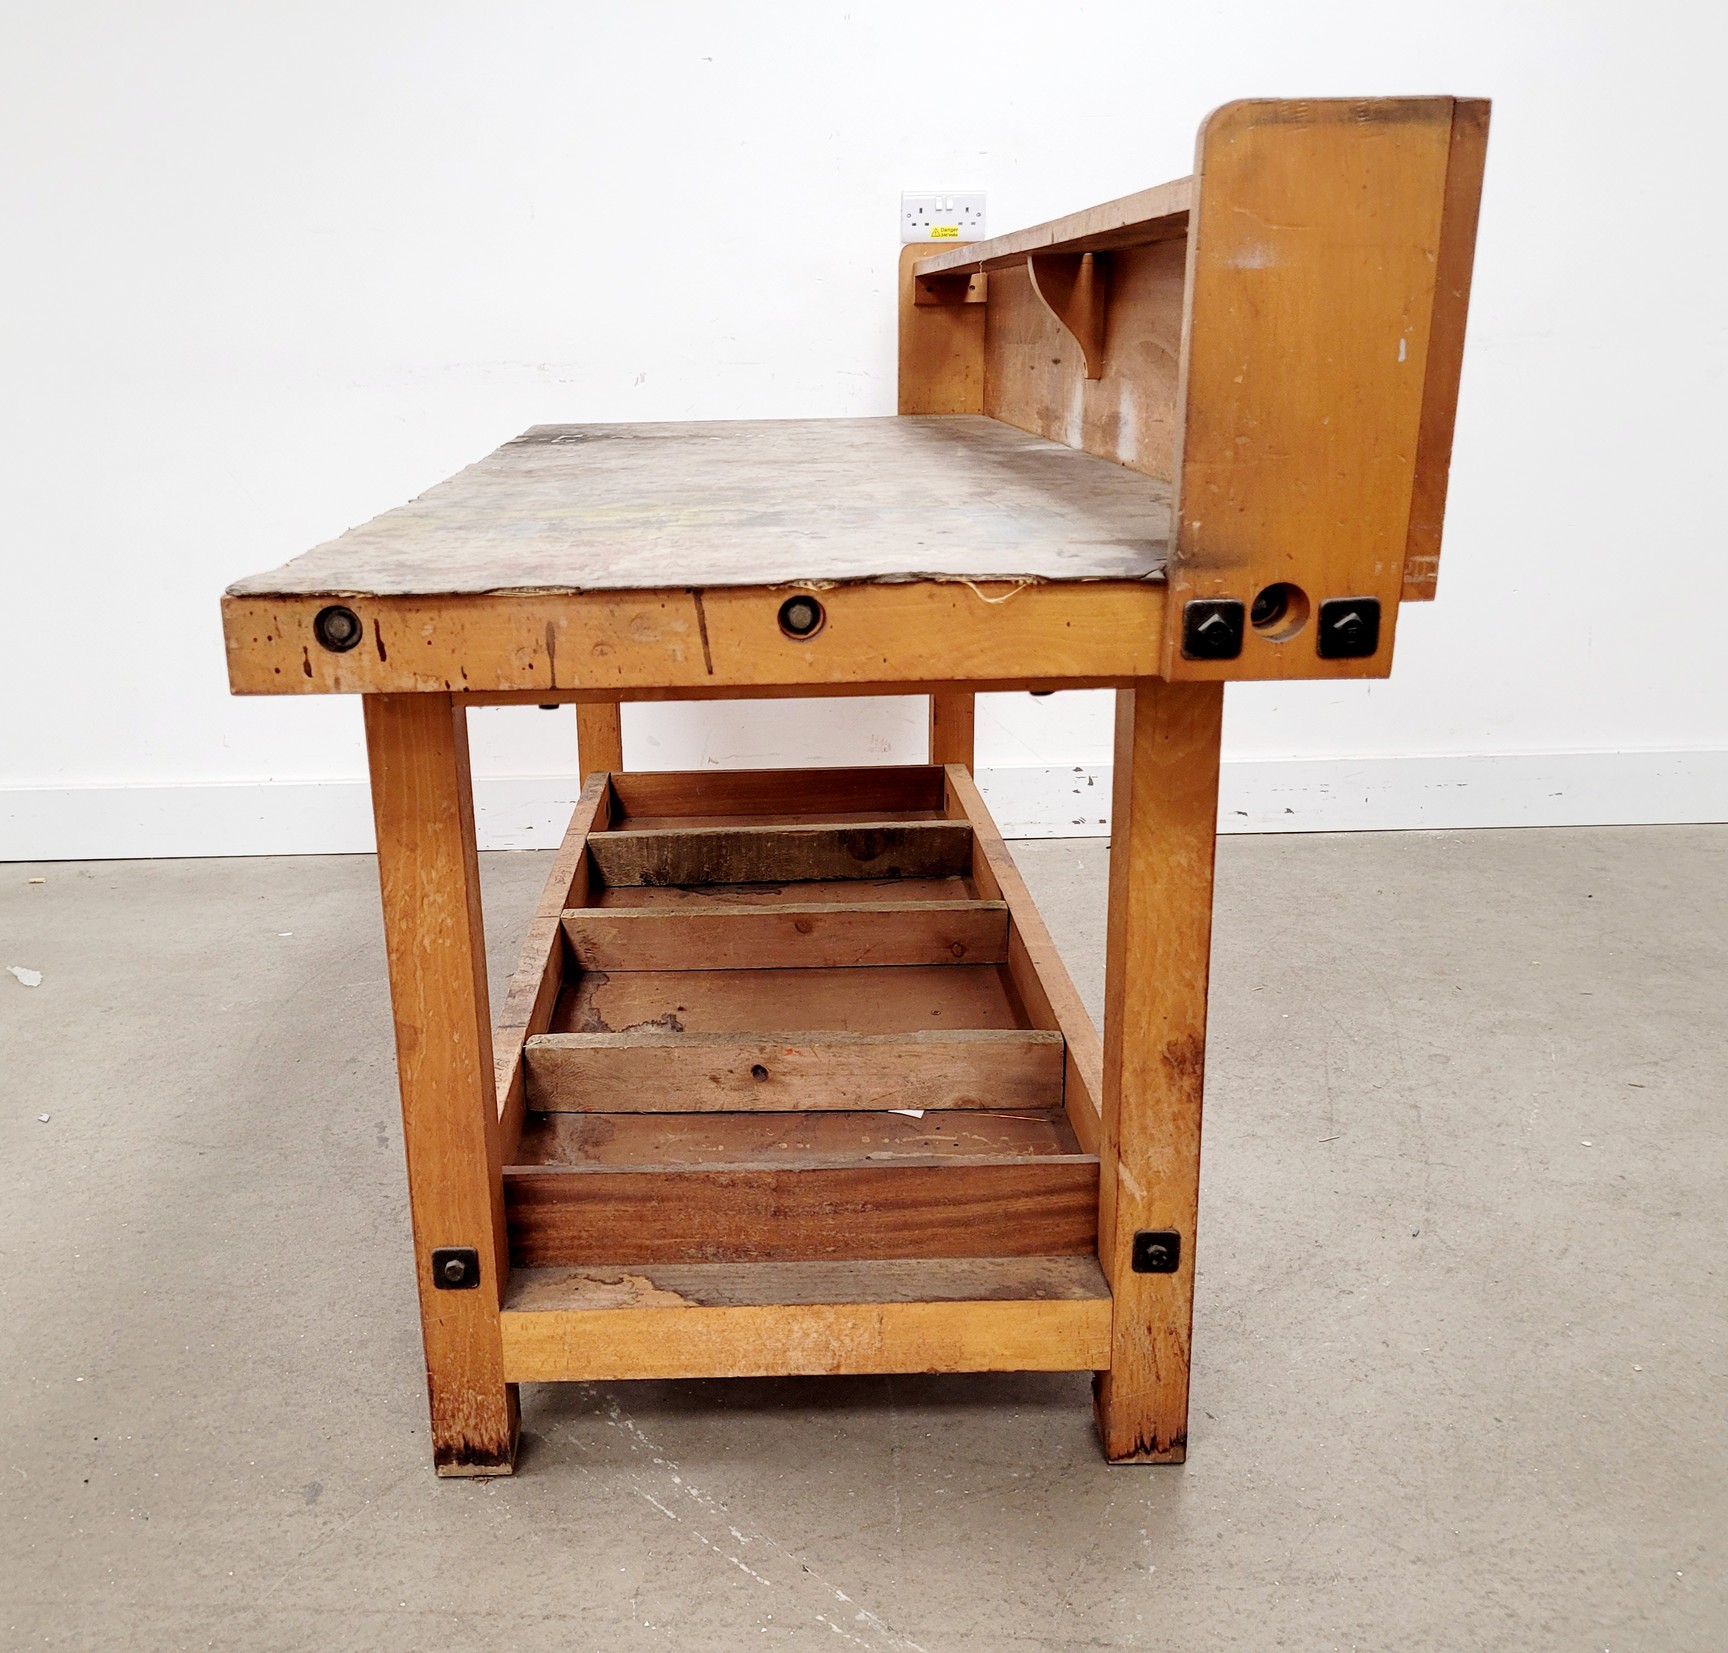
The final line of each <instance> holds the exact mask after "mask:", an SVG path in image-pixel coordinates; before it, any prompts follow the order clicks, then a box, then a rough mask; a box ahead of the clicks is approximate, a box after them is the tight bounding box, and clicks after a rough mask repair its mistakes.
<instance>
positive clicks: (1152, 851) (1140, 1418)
mask: <svg viewBox="0 0 1728 1653" xmlns="http://www.w3.org/2000/svg"><path fill="white" fill-rule="evenodd" d="M1223 704H1224V693H1223V685H1222V684H1219V683H1192V684H1190V683H1164V682H1161V681H1159V680H1156V679H1148V680H1144V681H1142V682H1140V683H1139V684H1137V685H1136V687H1134V688H1133V689H1123V690H1120V691H1119V692H1118V694H1117V697H1116V770H1115V786H1114V792H1113V808H1114V812H1115V813H1114V819H1113V821H1112V823H1111V842H1110V919H1109V938H1108V943H1107V954H1106V975H1105V992H1104V1110H1103V1114H1104V1117H1103V1137H1104V1140H1103V1151H1102V1153H1101V1156H1100V1157H1101V1160H1102V1177H1101V1179H1100V1192H1099V1226H1098V1249H1099V1257H1100V1261H1101V1262H1102V1264H1103V1267H1104V1272H1105V1275H1106V1277H1107V1278H1108V1279H1109V1281H1110V1286H1111V1291H1112V1293H1113V1295H1114V1298H1115V1310H1114V1315H1113V1327H1112V1333H1111V1356H1110V1369H1109V1370H1108V1371H1106V1372H1102V1373H1100V1374H1099V1375H1098V1380H1097V1415H1098V1430H1099V1434H1100V1436H1101V1437H1102V1440H1103V1445H1104V1455H1105V1456H1106V1457H1107V1458H1108V1459H1109V1460H1110V1461H1111V1462H1112V1463H1180V1462H1181V1461H1182V1459H1183V1457H1184V1455H1185V1453H1186V1450H1187V1444H1188V1351H1189V1335H1190V1329H1191V1324H1192V1319H1193V1304H1194V1251H1195V1244H1194V1225H1195V1213H1196V1209H1197V1206H1198V1201H1199V1192H1200V1104H1201V1091H1202V1077H1203V1072H1204V1067H1205V1056H1206V978H1207V971H1208V968H1209V964H1210V957H1211V947H1212V863H1213V847H1214V842H1215V837H1216V833H1217V823H1218V744H1219V732H1220V723H1221V716H1222V711H1223ZM1137 1234H1146V1235H1161V1236H1169V1235H1174V1236H1175V1237H1176V1239H1175V1243H1174V1245H1172V1244H1171V1242H1170V1241H1169V1240H1168V1239H1167V1238H1153V1239H1149V1240H1147V1241H1145V1242H1143V1244H1142V1248H1141V1249H1142V1254H1143V1255H1142V1259H1141V1260H1142V1262H1146V1261H1153V1262H1157V1263H1162V1262H1166V1261H1168V1260H1169V1259H1170V1258H1171V1257H1172V1256H1175V1257H1176V1258H1177V1262H1176V1267H1175V1268H1174V1270H1173V1271H1172V1272H1144V1273H1142V1272H1136V1270H1135V1268H1134V1249H1135V1244H1134V1243H1135V1236H1136V1235H1137Z"/></svg>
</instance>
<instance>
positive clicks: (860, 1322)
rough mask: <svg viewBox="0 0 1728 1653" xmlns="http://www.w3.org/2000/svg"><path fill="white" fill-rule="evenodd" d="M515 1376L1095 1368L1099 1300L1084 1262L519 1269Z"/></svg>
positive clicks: (509, 1362) (1102, 1347) (509, 1340)
mask: <svg viewBox="0 0 1728 1653" xmlns="http://www.w3.org/2000/svg"><path fill="white" fill-rule="evenodd" d="M503 1339H504V1359H505V1366H506V1370H508V1372H509V1373H510V1375H511V1378H512V1379H513V1380H514V1381H518V1382H522V1383H533V1382H541V1383H553V1382H559V1381H580V1382H592V1383H605V1382H614V1381H620V1380H625V1379H630V1378H697V1377H769V1376H775V1375H779V1374H782V1373H789V1374H800V1375H808V1376H824V1375H837V1374H840V1373H847V1372H1014V1371H1054V1372H1060V1371H1090V1370H1092V1369H1094V1368H1095V1367H1096V1366H1097V1365H1098V1363H1099V1362H1100V1361H1101V1360H1103V1359H1105V1358H1107V1357H1108V1354H1109V1345H1110V1296H1109V1292H1108V1290H1107V1289H1106V1288H1105V1286H1104V1283H1103V1278H1102V1276H1101V1275H1100V1274H1099V1273H1098V1265H1097V1263H1096V1262H1095V1261H1094V1259H1092V1258H1090V1257H1081V1256H1074V1257H1026V1258H1022V1257H1006V1258H994V1257H992V1258H930V1259H921V1260H916V1261H905V1260H876V1261H858V1260H847V1261H844V1262H839V1263H820V1262H803V1263H773V1264H761V1263H754V1264H727V1263H711V1264H688V1263H687V1264H674V1263H654V1264H644V1265H639V1266H635V1267H630V1268H586V1269H568V1268H566V1269H520V1270H518V1271H517V1272H516V1274H515V1275H513V1276H512V1279H511V1296H510V1299H509V1302H508V1304H507V1306H506V1309H505V1312H504V1315H503Z"/></svg>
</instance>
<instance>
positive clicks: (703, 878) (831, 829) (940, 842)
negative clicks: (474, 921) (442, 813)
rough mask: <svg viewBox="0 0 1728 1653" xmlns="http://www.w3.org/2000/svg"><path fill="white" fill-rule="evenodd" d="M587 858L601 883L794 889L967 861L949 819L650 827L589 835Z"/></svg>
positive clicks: (922, 874) (912, 874)
mask: <svg viewBox="0 0 1728 1653" xmlns="http://www.w3.org/2000/svg"><path fill="white" fill-rule="evenodd" d="M588 854H589V856H590V858H591V860H592V862H593V864H594V867H595V870H596V871H598V873H599V874H600V876H601V877H602V878H603V879H604V880H605V881H606V882H607V883H608V884H759V883H784V884H795V883H799V882H802V881H805V880H808V879H818V878H822V879H826V878H946V877H951V876H953V875H954V874H956V873H960V872H963V871H965V869H966V867H967V866H968V864H969V863H970V861H971V856H972V840H971V834H970V832H969V831H968V830H967V829H966V828H965V827H964V826H963V825H961V824H958V823H956V822H953V821H879V822H867V823H855V824H853V825H849V826H829V825H826V824H822V825H809V826H798V825H794V826H771V827H757V826H723V827H657V828H651V829H647V830H638V831H628V830H626V831H621V832H601V833H595V834H594V835H593V836H592V837H590V838H589V840H588Z"/></svg>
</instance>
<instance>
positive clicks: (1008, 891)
mask: <svg viewBox="0 0 1728 1653" xmlns="http://www.w3.org/2000/svg"><path fill="white" fill-rule="evenodd" d="M948 795H949V808H950V809H951V810H952V811H953V812H954V813H955V814H956V815H958V816H960V817H963V818H964V819H965V820H967V821H968V822H970V824H971V827H972V835H973V850H972V882H973V884H974V886H975V887H976V888H977V890H978V891H979V893H980V894H981V895H982V894H984V893H985V892H988V893H989V895H990V896H991V897H994V898H995V899H997V900H1001V901H1005V902H1006V903H1007V905H1008V914H1009V925H1008V970H1007V974H1008V979H1009V981H1010V982H1011V983H1012V984H1013V988H1014V995H1015V997H1016V999H1017V1000H1018V1001H1019V1009H1020V1011H1021V1013H1022V1014H1023V1016H1024V1018H1025V1020H1026V1021H1027V1022H1028V1023H1030V1025H1031V1026H1033V1027H1042V1028H1051V1029H1054V1030H1055V1031H1057V1032H1059V1033H1060V1034H1061V1035H1062V1040H1063V1048H1064V1055H1063V1100H1064V1105H1065V1107H1066V1108H1067V1111H1068V1118H1069V1121H1070V1123H1071V1124H1072V1125H1073V1127H1074V1134H1075V1135H1076V1136H1077V1137H1078V1138H1079V1141H1080V1145H1081V1147H1082V1148H1084V1149H1085V1150H1086V1152H1087V1153H1096V1152H1097V1151H1098V1144H1099V1141H1100V1136H1101V1129H1100V1123H1099V1118H1100V1110H1101V1108H1102V1106H1103V1097H1104V1052H1103V1046H1102V1044H1101V1043H1100V1042H1099V1038H1098V1030H1097V1028H1096V1027H1094V1026H1093V1024H1092V1017H1091V1015H1090V1013H1089V1012H1088V1011H1087V1009H1086V1006H1085V1003H1084V1002H1083V1001H1082V1000H1081V997H1080V992H1079V989H1078V988H1076V987H1075V985H1074V981H1073V978H1072V977H1071V976H1070V975H1069V974H1068V967H1067V965H1065V964H1064V963H1063V962H1062V955H1061V954H1060V953H1059V952H1058V951H1057V950H1056V943H1055V942H1054V941H1053V940H1052V939H1051V936H1050V931H1049V928H1048V927H1047V926H1046V925H1045V923H1044V918H1043V915H1042V914H1041V913H1040V912H1039V911H1038V907H1037V904H1036V903H1035V902H1034V901H1033V900H1032V892H1031V891H1030V890H1028V889H1027V888H1026V881H1025V879H1023V878H1022V877H1021V876H1020V869H1019V868H1018V867H1017V866H1015V865H1014V857H1013V856H1012V855H1010V854H1009V852H1008V846H1007V844H1006V843H1005V842H1004V841H1003V838H1002V834H1001V832H1000V831H999V830H998V829H997V826H996V822H995V820H994V819H993V818H992V817H991V814H990V811H989V809H988V808H987V807H986V806H985V803H984V799H983V796H982V794H981V793H980V792H979V791H978V787H977V784H976V783H975V782H974V781H973V779H972V777H971V775H970V774H968V773H967V772H966V771H965V770H962V769H954V768H951V769H950V770H949V771H948Z"/></svg>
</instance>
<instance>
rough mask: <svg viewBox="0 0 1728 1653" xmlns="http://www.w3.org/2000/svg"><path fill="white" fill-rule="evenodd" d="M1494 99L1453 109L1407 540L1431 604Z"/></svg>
mask: <svg viewBox="0 0 1728 1653" xmlns="http://www.w3.org/2000/svg"><path fill="white" fill-rule="evenodd" d="M1488 110H1489V105H1488V100H1487V99H1486V98H1459V99H1458V100H1457V102H1456V103H1454V104H1453V106H1452V146H1451V149H1450V150H1449V151H1448V154H1447V160H1446V204H1445V209H1444V212H1443V214H1442V217H1441V220H1440V252H1439V259H1438V263H1437V266H1436V270H1435V281H1434V319H1433V323H1432V325H1431V326H1430V328H1429V332H1428V367H1427V372H1426V373H1425V374H1424V376H1423V380H1422V426H1421V432H1420V434H1419V435H1418V437H1417V442H1416V477H1415V481H1414V483H1413V484H1412V487H1411V495H1410V532H1409V536H1408V538H1407V539H1406V541H1405V545H1404V589H1403V596H1404V600H1405V601H1406V602H1410V601H1412V600H1414V601H1417V602H1426V601H1428V600H1429V599H1431V598H1432V597H1433V595H1434V592H1435V588H1436V585H1437V583H1438V581H1439V578H1440V530H1441V525H1442V524H1443V523H1444V521H1445V518H1446V485H1447V479H1448V477H1449V476H1450V475H1451V469H1452V432H1453V428H1454V426H1455V425H1456V423H1457V419H1458V381H1459V378H1460V375H1461V374H1462V372H1463V368H1464V324H1465V321H1466V319H1467V318H1468V315H1469V311H1470V278H1471V274H1472V271H1473V270H1474V268H1475V262H1476V219H1477V215H1478V212H1479V210H1480V208H1481V205H1482V172H1483V168H1484V166H1485V165H1486V163H1487V158H1488Z"/></svg>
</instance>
